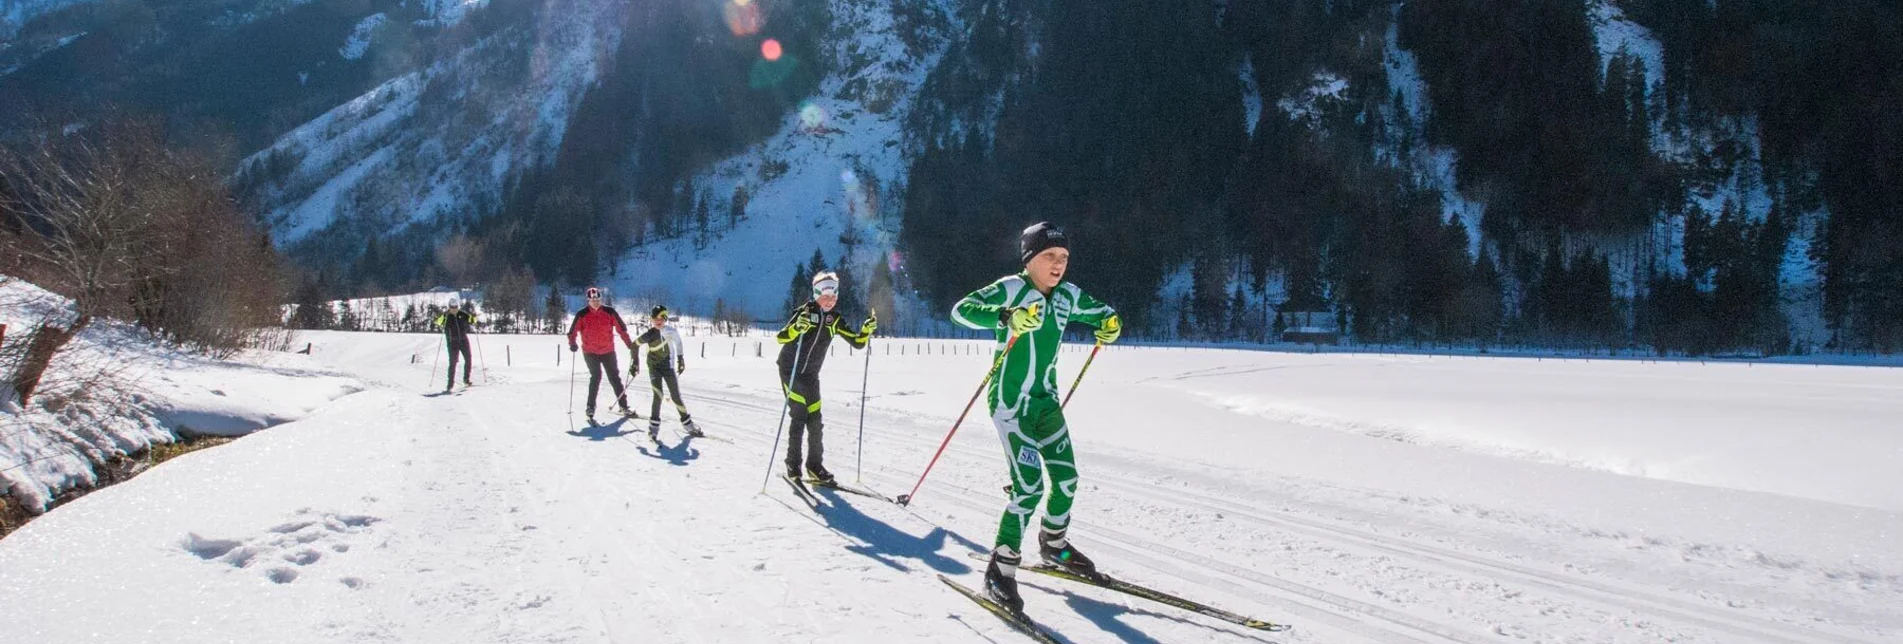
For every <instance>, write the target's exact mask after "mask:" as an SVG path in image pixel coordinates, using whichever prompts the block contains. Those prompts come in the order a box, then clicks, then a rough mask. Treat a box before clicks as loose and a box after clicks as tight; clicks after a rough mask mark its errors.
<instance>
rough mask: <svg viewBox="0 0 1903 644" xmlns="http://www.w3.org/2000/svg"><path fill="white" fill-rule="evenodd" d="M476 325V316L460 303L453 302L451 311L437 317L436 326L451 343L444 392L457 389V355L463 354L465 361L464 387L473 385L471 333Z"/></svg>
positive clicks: (445, 339) (450, 306)
mask: <svg viewBox="0 0 1903 644" xmlns="http://www.w3.org/2000/svg"><path fill="white" fill-rule="evenodd" d="M475 325H476V314H475V313H471V312H469V311H464V310H463V307H462V304H461V303H460V302H455V301H451V302H450V303H449V310H448V311H444V312H443V313H442V314H441V315H438V316H436V326H438V327H441V328H442V329H443V341H445V342H447V343H449V371H448V372H447V374H446V375H448V376H449V382H448V384H445V385H443V391H450V390H453V389H455V388H456V357H457V354H461V356H462V359H463V386H465V387H467V386H470V384H472V383H470V382H469V368H470V366H471V365H473V364H474V363H475V360H472V359H470V357H469V332H470V329H471V328H473V327H474V326H475Z"/></svg>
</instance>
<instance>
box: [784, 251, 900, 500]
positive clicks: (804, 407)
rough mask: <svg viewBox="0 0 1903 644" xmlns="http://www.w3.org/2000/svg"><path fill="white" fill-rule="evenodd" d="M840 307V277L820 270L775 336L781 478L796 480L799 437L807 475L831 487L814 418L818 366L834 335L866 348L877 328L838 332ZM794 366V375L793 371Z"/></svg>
mask: <svg viewBox="0 0 1903 644" xmlns="http://www.w3.org/2000/svg"><path fill="white" fill-rule="evenodd" d="M838 305H839V276H838V275H835V274H833V273H832V272H830V271H822V272H820V273H819V274H818V275H814V276H813V300H812V301H810V302H807V303H805V304H801V305H800V306H799V308H797V309H794V310H793V319H791V320H788V321H787V323H786V328H783V329H781V330H780V333H779V335H778V336H777V337H776V338H775V339H777V340H779V342H780V358H779V361H778V364H779V367H780V385H781V386H782V387H784V388H785V389H786V408H787V415H788V417H790V418H791V419H792V423H791V424H790V425H788V426H787V435H788V436H789V438H788V440H787V443H786V476H787V478H791V479H794V480H798V479H799V478H800V437H801V435H802V434H804V435H805V436H806V437H807V445H806V448H807V449H806V459H805V465H806V473H807V474H810V475H811V476H812V477H813V478H815V479H818V480H820V481H823V482H826V483H831V482H832V481H833V473H832V472H829V471H826V464H825V453H824V452H823V451H822V447H821V445H820V441H821V433H820V432H821V430H822V429H824V427H825V424H824V423H822V422H821V421H820V415H819V368H820V367H822V366H824V365H825V364H826V350H827V348H829V347H830V346H831V345H832V341H833V336H835V335H837V336H839V337H842V338H845V339H846V342H847V343H848V344H851V345H852V346H853V347H854V348H857V349H864V348H866V341H867V340H869V339H871V338H872V332H873V331H874V330H876V329H878V327H879V321H878V320H876V319H873V318H866V321H865V323H864V324H861V325H860V327H859V330H858V331H857V332H854V331H853V330H851V329H843V328H840V326H839V322H840V318H841V317H842V316H841V315H840V314H839V313H838V312H835V311H833V307H834V306H838ZM796 362H797V363H799V364H798V367H799V373H794V372H793V367H794V366H795V365H794V363H796Z"/></svg>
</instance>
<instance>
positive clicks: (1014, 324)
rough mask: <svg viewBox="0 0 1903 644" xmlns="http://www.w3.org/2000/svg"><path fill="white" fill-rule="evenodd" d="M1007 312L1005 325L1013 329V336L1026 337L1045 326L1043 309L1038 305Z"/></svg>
mask: <svg viewBox="0 0 1903 644" xmlns="http://www.w3.org/2000/svg"><path fill="white" fill-rule="evenodd" d="M1007 311H1008V313H1007V315H1006V316H1005V324H1006V325H1007V326H1009V327H1011V334H1012V335H1024V334H1026V333H1030V332H1032V331H1036V330H1037V329H1038V327H1042V326H1044V315H1043V307H1040V306H1038V305H1036V304H1032V305H1030V306H1028V307H1024V308H1018V309H1007Z"/></svg>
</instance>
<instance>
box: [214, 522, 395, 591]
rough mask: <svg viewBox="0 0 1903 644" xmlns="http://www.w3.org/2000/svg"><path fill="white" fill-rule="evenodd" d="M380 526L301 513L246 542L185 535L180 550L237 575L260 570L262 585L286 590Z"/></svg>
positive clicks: (353, 581)
mask: <svg viewBox="0 0 1903 644" xmlns="http://www.w3.org/2000/svg"><path fill="white" fill-rule="evenodd" d="M379 521H382V519H379V518H377V517H372V516H364V515H348V514H334V513H330V512H323V513H314V512H311V511H310V510H301V511H299V512H298V517H297V518H296V519H295V520H292V521H288V522H285V523H281V524H278V525H277V526H275V527H272V528H270V529H269V530H266V531H264V533H263V534H260V535H258V536H254V537H251V538H248V539H220V538H212V537H205V536H201V535H199V534H198V533H196V532H193V533H189V534H186V535H185V539H184V541H183V542H181V543H180V544H179V545H180V547H182V548H184V550H185V552H187V553H190V554H191V555H192V556H194V557H198V558H199V559H203V560H205V561H208V562H217V563H222V564H225V565H228V566H231V567H232V568H236V569H241V570H248V569H251V568H261V569H263V570H264V578H265V579H267V580H269V581H271V582H272V583H277V584H288V583H291V582H294V581H297V580H298V578H299V577H300V576H302V574H303V573H302V572H300V570H302V569H304V568H307V567H309V566H312V565H315V564H318V563H319V562H322V561H323V560H324V558H325V557H326V556H327V555H332V554H337V555H341V554H344V553H347V552H350V549H351V543H350V542H351V541H354V540H357V539H360V538H362V535H364V534H366V533H367V532H369V530H370V527H371V526H372V525H375V524H376V523H377V522H379ZM339 581H340V582H342V583H343V585H344V586H346V587H348V588H351V589H357V588H362V587H363V585H364V580H363V579H362V578H360V577H343V578H342V579H340V580H339Z"/></svg>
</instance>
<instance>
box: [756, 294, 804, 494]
mask: <svg viewBox="0 0 1903 644" xmlns="http://www.w3.org/2000/svg"><path fill="white" fill-rule="evenodd" d="M802 315H803V314H802ZM801 335H805V334H801ZM804 339H805V338H794V339H793V372H792V373H789V374H787V376H786V382H784V383H781V384H780V386H781V387H782V388H784V391H782V392H781V393H780V395H781V396H782V398H784V397H785V396H786V395H787V394H790V393H793V381H795V380H798V379H799V377H800V350H799V343H800V341H801V340H804ZM789 402H792V400H791V399H790V398H788V399H784V400H781V401H780V420H779V422H775V423H774V424H773V448H772V449H770V450H767V455H766V457H767V460H766V476H763V477H760V493H761V494H766V484H767V483H768V482H770V481H772V480H773V459H774V457H776V456H779V454H780V434H781V433H782V432H785V431H786V415H787V406H786V404H787V403H789Z"/></svg>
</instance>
